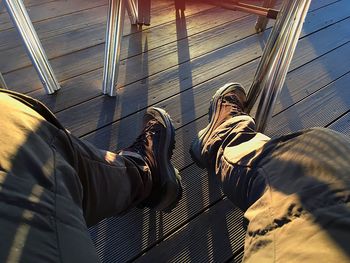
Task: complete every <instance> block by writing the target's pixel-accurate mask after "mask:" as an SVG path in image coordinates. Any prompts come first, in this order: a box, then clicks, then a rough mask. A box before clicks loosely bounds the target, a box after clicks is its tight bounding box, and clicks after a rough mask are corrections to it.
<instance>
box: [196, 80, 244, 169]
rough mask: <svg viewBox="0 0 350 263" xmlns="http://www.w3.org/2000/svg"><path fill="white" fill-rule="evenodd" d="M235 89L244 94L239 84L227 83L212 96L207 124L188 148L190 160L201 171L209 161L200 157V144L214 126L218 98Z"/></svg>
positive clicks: (206, 166)
mask: <svg viewBox="0 0 350 263" xmlns="http://www.w3.org/2000/svg"><path fill="white" fill-rule="evenodd" d="M237 88H238V89H241V90H242V91H243V92H244V93H245V91H244V89H243V87H242V85H241V84H239V83H228V84H226V85H224V86H223V87H221V88H220V89H218V90H217V91H216V92H215V94H214V96H213V97H212V99H211V101H210V106H209V124H208V125H207V126H206V127H205V128H204V129H202V130H200V131H199V132H198V135H197V137H196V138H194V140H193V141H192V143H191V147H190V155H191V158H192V160H193V161H194V162H195V163H196V164H197V165H198V167H200V168H202V169H204V168H208V166H209V160H205V159H204V158H202V157H201V155H202V143H201V142H202V140H203V138H204V137H205V136H206V135H207V133H208V132H209V131H210V130H211V128H212V126H213V125H214V122H213V116H215V114H216V108H217V104H218V101H219V99H220V97H222V95H224V94H225V93H226V92H228V91H229V90H230V91H231V89H232V90H234V89H237Z"/></svg>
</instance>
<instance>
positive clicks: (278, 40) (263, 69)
mask: <svg viewBox="0 0 350 263" xmlns="http://www.w3.org/2000/svg"><path fill="white" fill-rule="evenodd" d="M310 3H311V0H291V1H285V2H284V5H283V7H282V9H281V14H280V15H279V17H278V18H277V21H276V28H274V30H273V32H272V33H271V36H270V38H269V40H268V43H267V48H266V49H265V51H264V54H263V57H262V59H261V62H260V65H259V67H258V71H257V74H256V76H255V80H254V81H253V85H252V87H251V89H250V91H249V93H248V110H249V111H250V110H251V108H252V106H253V105H254V104H255V101H256V100H257V97H258V96H259V94H260V92H261V91H262V94H261V98H260V102H259V105H258V108H257V111H256V116H255V119H256V125H257V130H258V131H264V129H265V127H266V125H267V122H268V121H269V119H270V118H271V115H272V111H273V107H274V104H275V102H276V99H277V97H278V95H279V94H280V92H281V89H282V87H283V83H284V81H285V78H286V75H287V72H288V68H289V65H290V63H291V60H292V57H293V54H294V51H295V48H296V45H297V42H298V39H299V36H300V33H301V29H302V26H303V23H304V20H305V17H306V14H307V11H308V9H309V6H310Z"/></svg>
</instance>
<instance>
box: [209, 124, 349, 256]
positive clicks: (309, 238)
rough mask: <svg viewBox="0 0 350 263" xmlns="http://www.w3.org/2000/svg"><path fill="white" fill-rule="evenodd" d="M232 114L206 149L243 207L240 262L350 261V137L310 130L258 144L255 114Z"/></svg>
mask: <svg viewBox="0 0 350 263" xmlns="http://www.w3.org/2000/svg"><path fill="white" fill-rule="evenodd" d="M235 120H237V118H233V119H232V120H230V121H228V122H226V123H225V124H223V125H221V126H220V127H219V129H218V134H219V136H216V137H215V138H213V140H212V143H210V142H208V143H207V144H208V145H207V149H209V150H210V149H213V150H217V151H216V154H214V155H213V156H212V158H215V171H214V172H215V173H216V175H217V176H218V178H219V179H220V181H221V183H222V185H223V190H224V192H225V194H227V196H228V197H229V199H230V200H232V201H233V202H234V203H235V204H236V205H237V206H239V207H241V208H242V209H243V210H244V211H245V219H246V222H247V223H248V225H247V234H246V242H245V257H244V259H245V261H248V262H264V261H267V262H273V261H279V262H317V261H318V262H348V261H349V260H350V257H349V255H350V249H349V246H348V244H350V208H349V199H350V162H349V156H350V141H349V139H348V138H347V137H345V136H343V135H341V134H339V133H336V132H333V131H330V130H327V129H312V130H307V131H302V132H299V133H295V134H291V135H288V136H283V137H280V138H277V139H273V140H270V141H267V140H266V141H265V142H262V140H259V141H260V143H259V142H258V143H255V142H254V140H256V138H257V136H258V137H259V136H260V135H259V134H257V133H255V132H254V130H255V127H254V126H255V125H254V122H253V120H252V119H249V118H247V119H243V120H242V119H239V121H238V122H237V121H235ZM261 142H262V143H261ZM216 145H220V146H218V147H217V146H216ZM214 152H215V151H213V153H214Z"/></svg>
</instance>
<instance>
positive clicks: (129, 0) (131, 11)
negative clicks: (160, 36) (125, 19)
mask: <svg viewBox="0 0 350 263" xmlns="http://www.w3.org/2000/svg"><path fill="white" fill-rule="evenodd" d="M126 9H127V11H128V15H129V18H130V23H131V24H132V25H136V24H137V22H138V17H137V6H136V3H135V1H134V0H126Z"/></svg>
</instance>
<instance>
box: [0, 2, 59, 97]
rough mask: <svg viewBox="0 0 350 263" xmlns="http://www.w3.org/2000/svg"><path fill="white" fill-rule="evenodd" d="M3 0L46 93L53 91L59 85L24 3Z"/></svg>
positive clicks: (57, 88)
mask: <svg viewBox="0 0 350 263" xmlns="http://www.w3.org/2000/svg"><path fill="white" fill-rule="evenodd" d="M3 2H4V3H5V7H6V9H7V12H8V14H9V15H10V17H11V19H12V21H13V23H14V25H15V26H16V28H17V30H18V32H19V34H20V36H21V38H22V40H23V42H24V46H25V47H26V50H27V53H28V56H29V58H30V59H31V61H32V63H33V65H34V67H35V69H36V71H37V72H38V75H39V78H40V80H41V82H42V83H43V85H44V88H45V90H46V92H47V94H52V93H54V92H55V91H56V90H59V89H60V85H59V84H58V81H57V79H56V77H55V75H54V73H53V70H52V68H51V66H50V64H49V61H48V59H47V57H46V54H45V51H44V49H43V47H42V46H41V43H40V40H39V37H38V35H37V34H36V32H35V29H34V27H33V24H32V22H31V21H30V18H29V16H28V13H27V11H26V8H25V6H24V4H23V3H22V1H21V0H4V1H3Z"/></svg>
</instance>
